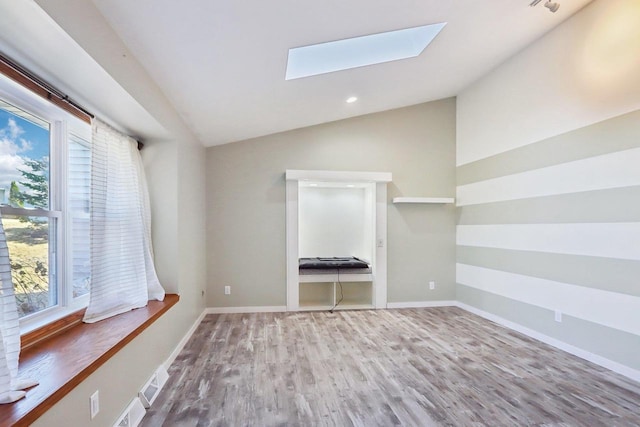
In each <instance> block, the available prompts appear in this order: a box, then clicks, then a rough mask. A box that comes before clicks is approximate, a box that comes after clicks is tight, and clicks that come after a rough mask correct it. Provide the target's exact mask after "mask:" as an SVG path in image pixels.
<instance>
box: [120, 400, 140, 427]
mask: <svg viewBox="0 0 640 427" xmlns="http://www.w3.org/2000/svg"><path fill="white" fill-rule="evenodd" d="M146 413H147V411H146V409H144V406H142V402H141V401H140V399H138V398H137V397H136V398H135V399H133V401H132V402H131V403H130V404H129V406H127V409H125V411H124V413H123V414H122V415H121V416H120V418H118V421H116V423H115V424H114V425H113V427H136V426H137V425H138V424H140V421H142V418H143V417H144V414H146Z"/></svg>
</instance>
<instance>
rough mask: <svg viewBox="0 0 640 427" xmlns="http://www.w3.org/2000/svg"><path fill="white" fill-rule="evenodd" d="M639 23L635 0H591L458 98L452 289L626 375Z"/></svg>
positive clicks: (636, 265)
mask: <svg viewBox="0 0 640 427" xmlns="http://www.w3.org/2000/svg"><path fill="white" fill-rule="evenodd" d="M639 23H640V2H639V1H629V0H597V1H594V2H593V3H591V4H589V5H588V6H586V7H585V8H584V9H583V10H581V11H580V12H578V13H577V14H576V15H574V16H573V17H571V18H569V19H568V20H567V21H566V22H565V23H563V24H562V25H560V26H559V27H557V28H556V29H555V30H553V31H551V32H550V33H548V34H547V35H545V36H544V37H542V38H541V39H540V40H538V41H537V42H535V43H534V44H532V45H531V46H529V47H528V48H527V49H525V50H524V51H522V52H520V53H519V54H517V55H516V56H514V57H513V58H511V59H510V60H508V61H507V62H505V63H504V64H503V65H501V66H500V67H498V68H497V69H495V70H494V71H492V72H491V73H490V74H489V75H487V76H485V77H484V78H482V79H481V80H479V81H477V82H476V83H474V84H473V85H472V86H470V87H469V88H467V89H466V90H465V91H463V92H462V93H461V94H460V95H459V96H458V111H457V164H458V167H457V183H458V187H457V198H458V206H459V213H458V227H457V244H458V246H457V282H458V286H457V289H456V291H457V299H458V300H460V301H462V302H463V303H466V304H469V305H471V306H474V307H476V308H480V309H482V310H485V311H488V312H490V313H492V314H494V315H498V316H501V317H504V318H507V319H508V320H510V321H512V322H515V323H518V324H520V325H523V326H525V327H527V328H530V329H533V330H534V331H537V332H540V333H543V334H545V335H547V336H551V337H553V338H555V339H559V340H561V341H564V342H565V343H568V344H570V345H572V346H575V347H577V348H579V349H582V350H586V351H587V352H591V353H593V354H595V355H596V356H597V357H604V358H606V359H608V360H609V361H612V363H613V364H612V365H608V366H610V367H614V368H615V369H617V370H619V371H620V372H625V373H627V374H628V375H631V376H634V377H635V378H640V358H638V354H640V328H639V327H638V325H640V288H639V287H638V277H639V275H640V250H639V248H640V245H639V243H638V242H639V241H640V167H639V165H640V25H639ZM558 313H560V314H562V321H561V322H557V321H555V320H554V318H555V317H556V315H557V314H558Z"/></svg>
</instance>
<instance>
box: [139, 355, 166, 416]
mask: <svg viewBox="0 0 640 427" xmlns="http://www.w3.org/2000/svg"><path fill="white" fill-rule="evenodd" d="M167 379H169V374H168V373H167V369H166V368H165V367H164V365H160V367H159V368H158V369H157V370H156V371H155V372H154V373H153V375H152V376H151V378H149V381H147V383H146V384H145V385H144V387H142V390H140V392H139V393H138V397H139V398H140V401H141V402H142V405H143V406H144V407H145V408H150V407H151V404H152V403H153V401H154V400H156V397H158V394H159V393H160V389H161V388H162V386H163V385H164V384H165V383H166V382H167Z"/></svg>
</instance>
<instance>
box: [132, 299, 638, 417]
mask: <svg viewBox="0 0 640 427" xmlns="http://www.w3.org/2000/svg"><path fill="white" fill-rule="evenodd" d="M169 373H170V379H169V381H168V383H167V384H166V385H165V387H164V389H163V390H162V392H161V394H160V396H159V397H158V399H157V400H156V401H155V402H154V404H153V407H152V408H151V409H150V410H149V412H148V413H147V415H146V416H145V418H144V420H143V423H142V425H144V426H162V425H164V426H351V425H354V426H391V425H404V426H465V427H466V426H589V427H597V426H606V427H612V426H640V384H638V383H635V382H633V381H631V380H629V379H626V378H625V377H623V376H620V375H618V374H615V373H613V372H611V371H608V370H606V369H604V368H601V367H599V366H597V365H593V364H591V363H589V362H586V361H583V360H582V359H579V358H576V357H574V356H571V355H569V354H567V353H564V352H562V351H560V350H556V349H554V348H553V347H550V346H548V345H546V344H542V343H540V342H538V341H535V340H532V339H530V338H528V337H526V336H524V335H521V334H519V333H517V332H513V331H511V330H508V329H505V328H502V327H500V326H499V325H496V324H494V323H492V322H489V321H487V320H485V319H482V318H480V317H478V316H475V315H473V314H470V313H468V312H466V311H464V310H461V309H459V308H454V307H443V308H421V309H402V310H367V311H336V312H334V313H333V314H332V313H328V312H308V313H256V314H221V315H208V316H206V317H205V319H204V321H203V322H202V323H201V324H200V326H199V327H198V329H197V331H196V332H195V334H194V335H193V337H192V338H191V340H190V341H189V343H188V344H187V345H186V346H185V348H184V350H183V351H182V352H181V354H180V355H179V356H178V358H177V359H176V361H175V363H174V364H173V365H172V366H171V368H170V369H169Z"/></svg>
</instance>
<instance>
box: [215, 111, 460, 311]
mask: <svg viewBox="0 0 640 427" xmlns="http://www.w3.org/2000/svg"><path fill="white" fill-rule="evenodd" d="M455 108H456V102H455V99H454V98H450V99H445V100H440V101H435V102H430V103H425V104H420V105H416V106H412V107H407V108H402V109H397V110H391V111H386V112H382V113H377V114H370V115H366V116H361V117H356V118H351V119H347V120H342V121H338V122H332V123H326V124H322V125H317V126H312V127H308V128H303V129H298V130H294V131H289V132H284V133H280V134H275V135H269V136H265V137H261V138H256V139H252V140H247V141H242V142H237V143H233V144H228V145H222V146H216V147H211V148H208V149H207V266H208V273H207V304H208V306H210V307H242V306H284V305H285V304H286V273H285V264H286V262H285V244H286V243H285V242H286V236H285V180H284V172H285V170H286V169H309V170H344V171H374V172H392V173H393V182H391V183H390V184H389V186H388V202H389V204H388V239H387V241H388V300H389V302H410V301H411V302H414V301H429V300H450V299H454V296H455V280H454V274H455V273H454V262H455V208H454V207H453V206H452V205H394V204H391V199H392V198H393V197H397V196H434V197H445V196H452V195H453V193H454V191H455V114H456V113H455ZM429 280H435V281H436V289H435V290H434V291H429V289H428V281H429ZM224 286H231V295H224V292H223V290H224Z"/></svg>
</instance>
